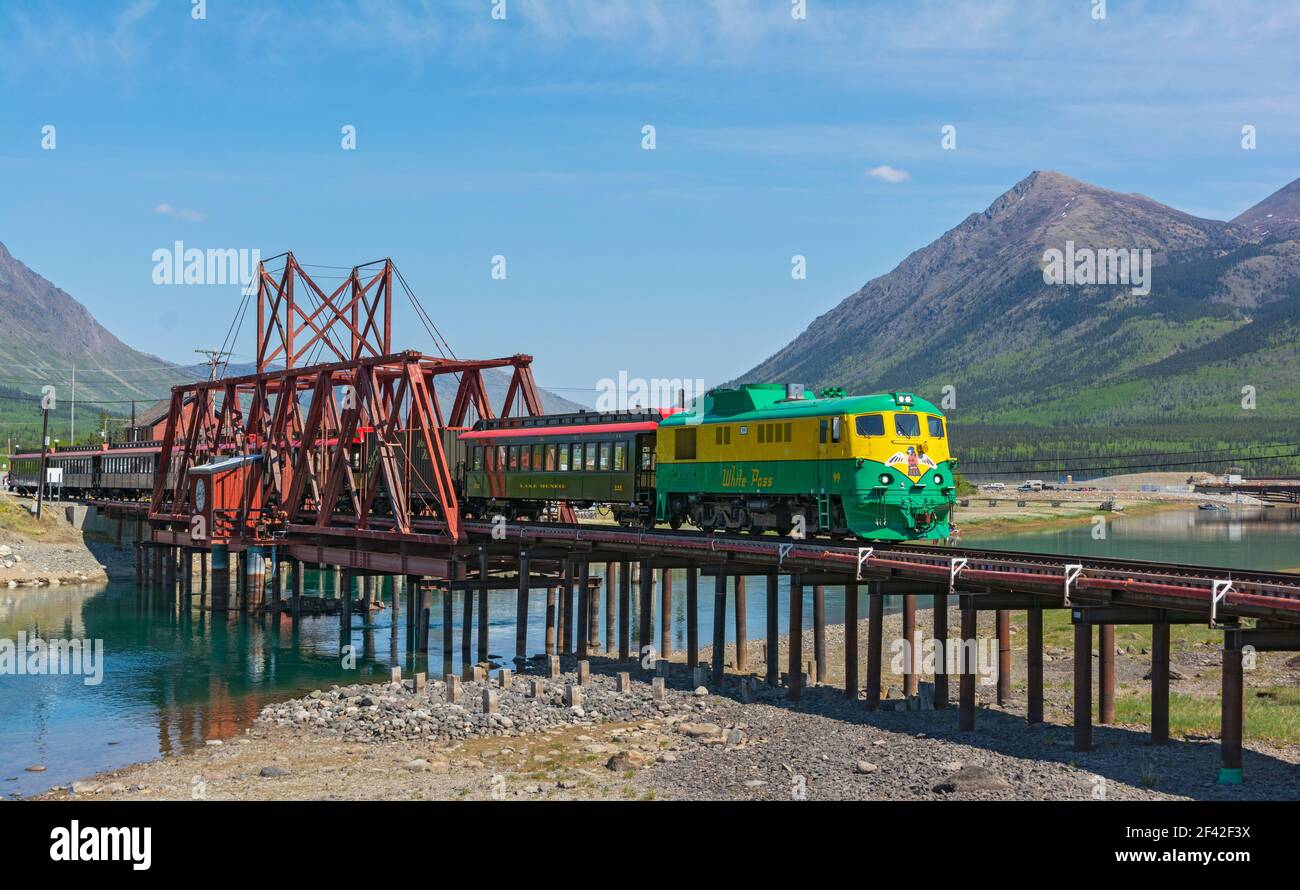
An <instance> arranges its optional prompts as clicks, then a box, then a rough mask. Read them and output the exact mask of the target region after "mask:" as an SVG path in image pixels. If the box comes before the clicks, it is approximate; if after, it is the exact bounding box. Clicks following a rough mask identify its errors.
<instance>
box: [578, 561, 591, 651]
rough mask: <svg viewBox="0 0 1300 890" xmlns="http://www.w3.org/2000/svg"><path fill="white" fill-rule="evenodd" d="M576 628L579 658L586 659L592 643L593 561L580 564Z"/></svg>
mask: <svg viewBox="0 0 1300 890" xmlns="http://www.w3.org/2000/svg"><path fill="white" fill-rule="evenodd" d="M574 630H576V631H577V634H578V660H579V661H586V660H587V652H588V648H589V644H590V643H591V563H589V562H587V560H585V559H584V560H582V562H580V563H579V564H578V620H577V623H576V626H575V627H574Z"/></svg>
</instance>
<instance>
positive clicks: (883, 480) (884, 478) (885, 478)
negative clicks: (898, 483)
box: [880, 473, 894, 485]
mask: <svg viewBox="0 0 1300 890" xmlns="http://www.w3.org/2000/svg"><path fill="white" fill-rule="evenodd" d="M892 481H894V477H893V476H891V475H889V474H888V473H881V474H880V484H881V485H888V484H889V483H890V482H892Z"/></svg>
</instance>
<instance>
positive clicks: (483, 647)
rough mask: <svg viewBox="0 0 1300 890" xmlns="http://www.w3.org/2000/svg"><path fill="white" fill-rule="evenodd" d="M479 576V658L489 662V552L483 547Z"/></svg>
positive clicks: (480, 552) (479, 563) (480, 551)
mask: <svg viewBox="0 0 1300 890" xmlns="http://www.w3.org/2000/svg"><path fill="white" fill-rule="evenodd" d="M478 577H479V582H480V586H479V589H478V660H479V661H480V662H482V663H483V664H487V663H488V662H489V661H491V659H490V658H489V657H488V629H489V628H490V626H491V625H490V623H489V620H488V553H487V549H486V548H483V547H480V548H479V551H478Z"/></svg>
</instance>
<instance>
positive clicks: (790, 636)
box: [786, 575, 803, 701]
mask: <svg viewBox="0 0 1300 890" xmlns="http://www.w3.org/2000/svg"><path fill="white" fill-rule="evenodd" d="M786 635H787V645H788V646H789V648H790V659H789V660H790V678H789V686H788V687H787V690H786V697H787V698H788V699H789V700H790V701H798V700H799V697H800V695H801V694H802V693H803V581H802V580H800V578H799V576H798V575H791V576H790V627H789V628H788V629H787V631H786Z"/></svg>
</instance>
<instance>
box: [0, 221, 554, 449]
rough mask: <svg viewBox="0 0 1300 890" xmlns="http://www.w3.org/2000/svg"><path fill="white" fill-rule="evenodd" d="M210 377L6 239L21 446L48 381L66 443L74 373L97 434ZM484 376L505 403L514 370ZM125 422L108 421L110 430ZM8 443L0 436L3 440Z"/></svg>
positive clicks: (93, 437) (12, 377)
mask: <svg viewBox="0 0 1300 890" xmlns="http://www.w3.org/2000/svg"><path fill="white" fill-rule="evenodd" d="M74 369H75V370H74ZM253 370H254V369H253V367H252V366H251V365H234V364H232V365H231V366H230V367H229V368H228V369H227V371H228V373H229V374H230V375H232V376H233V375H239V374H249V373H252V372H253ZM207 376H208V367H207V365H203V364H195V365H177V364H174V363H172V362H168V361H164V360H163V359H160V358H158V357H157V356H154V355H149V354H148V353H144V352H139V351H137V350H135V349H132V348H131V347H130V346H127V345H126V344H125V343H123V342H122V341H121V340H119V339H118V338H117V337H115V336H114V335H113V334H112V333H110V332H109V331H108V330H107V329H106V328H105V327H104V326H103V325H101V324H100V323H99V322H98V321H97V320H96V319H95V318H94V316H92V315H91V314H90V312H89V311H88V310H87V309H86V307H85V306H83V305H82V304H81V303H79V302H77V300H76V299H74V298H73V297H72V296H71V295H70V294H68V293H67V292H66V291H64V290H63V289H61V288H59V287H57V286H56V285H54V284H53V283H51V282H50V281H48V280H47V279H45V278H43V277H42V276H41V275H39V274H37V273H36V272H35V271H33V270H32V269H30V268H28V267H27V266H26V265H25V264H23V263H22V262H20V261H19V260H18V259H16V258H15V257H14V256H13V255H12V254H11V253H10V252H9V250H8V249H7V248H6V247H5V246H4V244H2V243H0V436H2V437H5V438H7V439H9V440H11V441H12V442H13V443H14V444H15V445H20V444H21V445H26V444H32V443H36V442H39V440H40V429H41V415H40V411H39V407H38V405H37V403H36V397H38V396H39V395H40V393H41V390H42V387H43V386H45V385H54V386H55V388H56V397H57V403H56V408H55V410H54V411H53V412H51V415H50V425H51V436H52V437H59V438H61V439H62V441H63V442H65V443H66V442H67V441H68V439H69V434H70V428H71V427H72V421H73V395H74V390H73V385H72V384H73V381H74V380H75V382H76V387H75V397H76V408H75V411H76V414H75V418H76V434H77V435H76V438H77V440H78V441H99V434H98V430H99V429H101V428H102V426H103V415H110V416H112V417H114V418H116V419H117V420H118V421H123V422H124V421H125V420H126V419H127V418H129V417H130V415H131V410H132V405H131V403H132V402H133V401H134V402H136V403H137V405H136V407H137V409H138V411H140V412H141V413H143V412H145V411H147V409H148V408H149V406H151V405H153V404H154V403H155V402H156V401H157V400H158V399H159V398H161V397H164V396H165V395H166V394H167V393H168V392H169V391H170V389H171V387H173V386H175V385H177V384H180V383H187V382H190V381H193V380H199V379H206V378H207ZM484 377H485V379H486V383H487V390H488V395H489V397H490V398H491V399H492V400H493V402H494V404H496V405H498V406H499V405H500V403H501V401H502V400H503V399H504V397H505V392H506V387H507V385H508V383H509V376H508V374H507V373H505V372H502V371H499V370H493V371H489V372H487V373H486V374H485V375H484ZM438 386H439V396H440V397H441V398H443V399H445V400H446V405H447V407H450V402H451V399H452V398H453V397H454V394H455V383H454V381H451V380H447V381H443V382H440V383H439V384H438ZM541 398H542V405H543V408H544V409H545V410H547V411H555V412H564V411H576V410H578V408H579V407H580V406H578V405H577V404H575V403H574V402H571V401H569V400H567V399H564V398H562V397H560V396H557V395H555V394H554V393H551V392H547V391H545V390H543V391H542V392H541ZM122 425H123V424H122V423H121V422H116V423H115V422H110V428H111V429H120V428H121V426H122ZM4 444H5V443H4V441H3V439H0V446H2V445H4Z"/></svg>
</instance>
